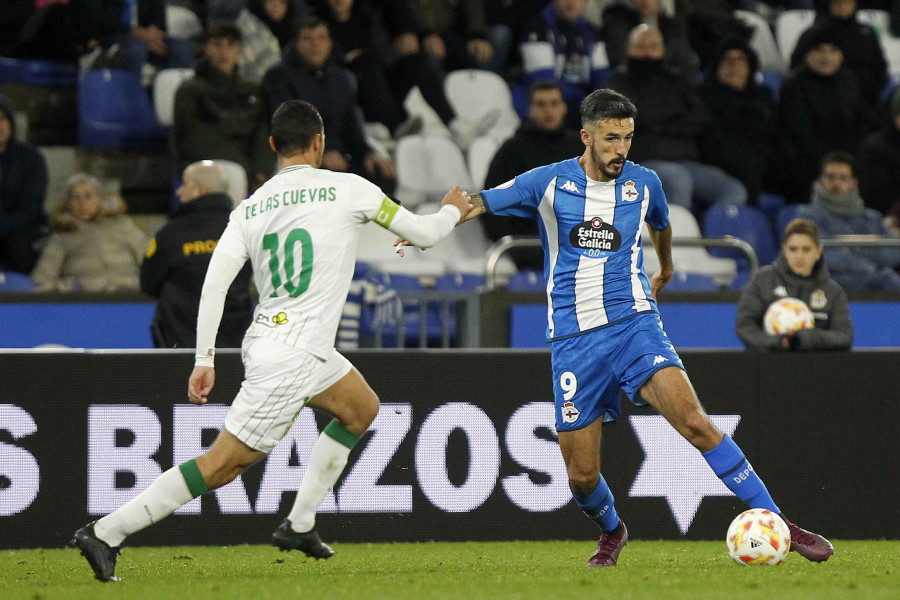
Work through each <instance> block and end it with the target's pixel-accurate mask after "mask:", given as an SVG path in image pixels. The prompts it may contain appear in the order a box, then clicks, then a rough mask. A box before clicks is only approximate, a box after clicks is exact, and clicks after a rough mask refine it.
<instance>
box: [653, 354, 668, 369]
mask: <svg viewBox="0 0 900 600" xmlns="http://www.w3.org/2000/svg"><path fill="white" fill-rule="evenodd" d="M664 362H669V359H668V358H666V357H665V356H663V355H662V354H657V355H656V358H654V359H653V366H654V367H655V366H656V365H659V364H662V363H664Z"/></svg>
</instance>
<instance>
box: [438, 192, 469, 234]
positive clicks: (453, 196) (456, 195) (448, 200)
mask: <svg viewBox="0 0 900 600" xmlns="http://www.w3.org/2000/svg"><path fill="white" fill-rule="evenodd" d="M448 204H449V205H450V206H455V207H456V208H458V209H459V215H460V218H459V223H457V225H459V224H460V223H462V222H463V221H465V219H466V215H467V214H469V211H470V210H472V208H473V206H472V202H471V201H470V199H469V194H468V193H467V192H464V191H462V188H461V187H460V186H456V187H455V188H453V189H452V190H450V191H449V192H447V194H446V195H445V196H444V199H443V200H441V206H446V205H448Z"/></svg>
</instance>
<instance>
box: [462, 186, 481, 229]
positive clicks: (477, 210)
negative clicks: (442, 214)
mask: <svg viewBox="0 0 900 600" xmlns="http://www.w3.org/2000/svg"><path fill="white" fill-rule="evenodd" d="M469 204H471V205H472V209H471V210H469V212H467V213H466V214H464V215H463V216H462V218H461V219H460V220H459V223H457V225H462V224H463V223H465V222H466V221H468V220H469V219H474V218H475V217H477V216H479V215H483V214H484V213H486V212H487V208H485V206H484V198H482V197H481V194H480V193H479V194H472V195H471V196H469Z"/></svg>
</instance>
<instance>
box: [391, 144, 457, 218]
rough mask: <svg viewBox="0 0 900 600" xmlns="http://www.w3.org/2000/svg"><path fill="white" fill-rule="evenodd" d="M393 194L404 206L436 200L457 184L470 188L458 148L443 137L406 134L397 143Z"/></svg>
mask: <svg viewBox="0 0 900 600" xmlns="http://www.w3.org/2000/svg"><path fill="white" fill-rule="evenodd" d="M394 160H395V162H396V164H397V197H398V198H400V199H401V200H402V201H403V204H404V205H406V206H416V205H418V204H421V203H422V202H426V201H428V200H440V199H441V198H443V197H444V194H446V193H447V192H448V191H449V190H451V189H453V188H454V187H455V186H457V185H461V186H462V187H463V189H465V190H470V189H473V185H472V178H471V176H470V175H469V169H468V167H467V166H466V160H465V158H463V155H462V151H460V149H459V147H458V146H457V145H456V144H454V143H453V141H452V140H451V139H450V138H449V137H446V136H443V135H439V134H417V135H408V136H406V137H404V138H401V139H400V141H398V142H397V153H396V157H395V159H394Z"/></svg>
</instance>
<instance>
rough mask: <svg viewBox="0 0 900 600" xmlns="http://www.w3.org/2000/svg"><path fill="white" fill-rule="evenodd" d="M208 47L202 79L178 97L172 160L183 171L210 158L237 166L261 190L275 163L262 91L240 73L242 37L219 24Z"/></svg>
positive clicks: (197, 78) (180, 90) (210, 30)
mask: <svg viewBox="0 0 900 600" xmlns="http://www.w3.org/2000/svg"><path fill="white" fill-rule="evenodd" d="M203 47H204V49H205V52H206V58H204V59H203V60H202V61H201V62H200V64H199V65H198V66H197V71H196V75H195V76H194V77H193V78H192V79H188V80H187V81H185V82H184V83H182V84H181V85H180V86H179V87H178V91H177V92H176V94H175V106H174V125H173V127H172V158H173V160H174V162H175V166H176V167H177V168H178V170H179V171H181V170H183V169H184V168H185V167H187V165H189V164H191V163H193V162H196V161H198V160H204V159H222V160H230V161H233V162H236V163H238V164H239V165H241V166H242V167H244V170H245V171H246V172H247V181H248V182H250V187H251V189H255V188H256V187H257V186H259V185H261V184H262V183H264V182H265V181H266V180H267V179H268V178H269V177H270V176H271V175H272V171H273V169H274V168H275V162H274V158H273V154H272V150H271V149H270V148H269V133H268V127H267V125H266V109H265V106H264V105H263V102H262V97H261V94H260V90H259V88H258V87H257V86H256V85H255V84H253V83H250V82H249V81H245V80H244V79H243V78H242V77H241V76H240V75H239V74H238V71H237V63H238V60H239V59H240V56H241V32H240V30H239V29H238V28H237V26H236V25H235V24H234V23H231V22H229V21H214V22H213V23H211V24H210V25H209V28H208V29H207V32H206V42H205V43H204V46H203Z"/></svg>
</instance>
